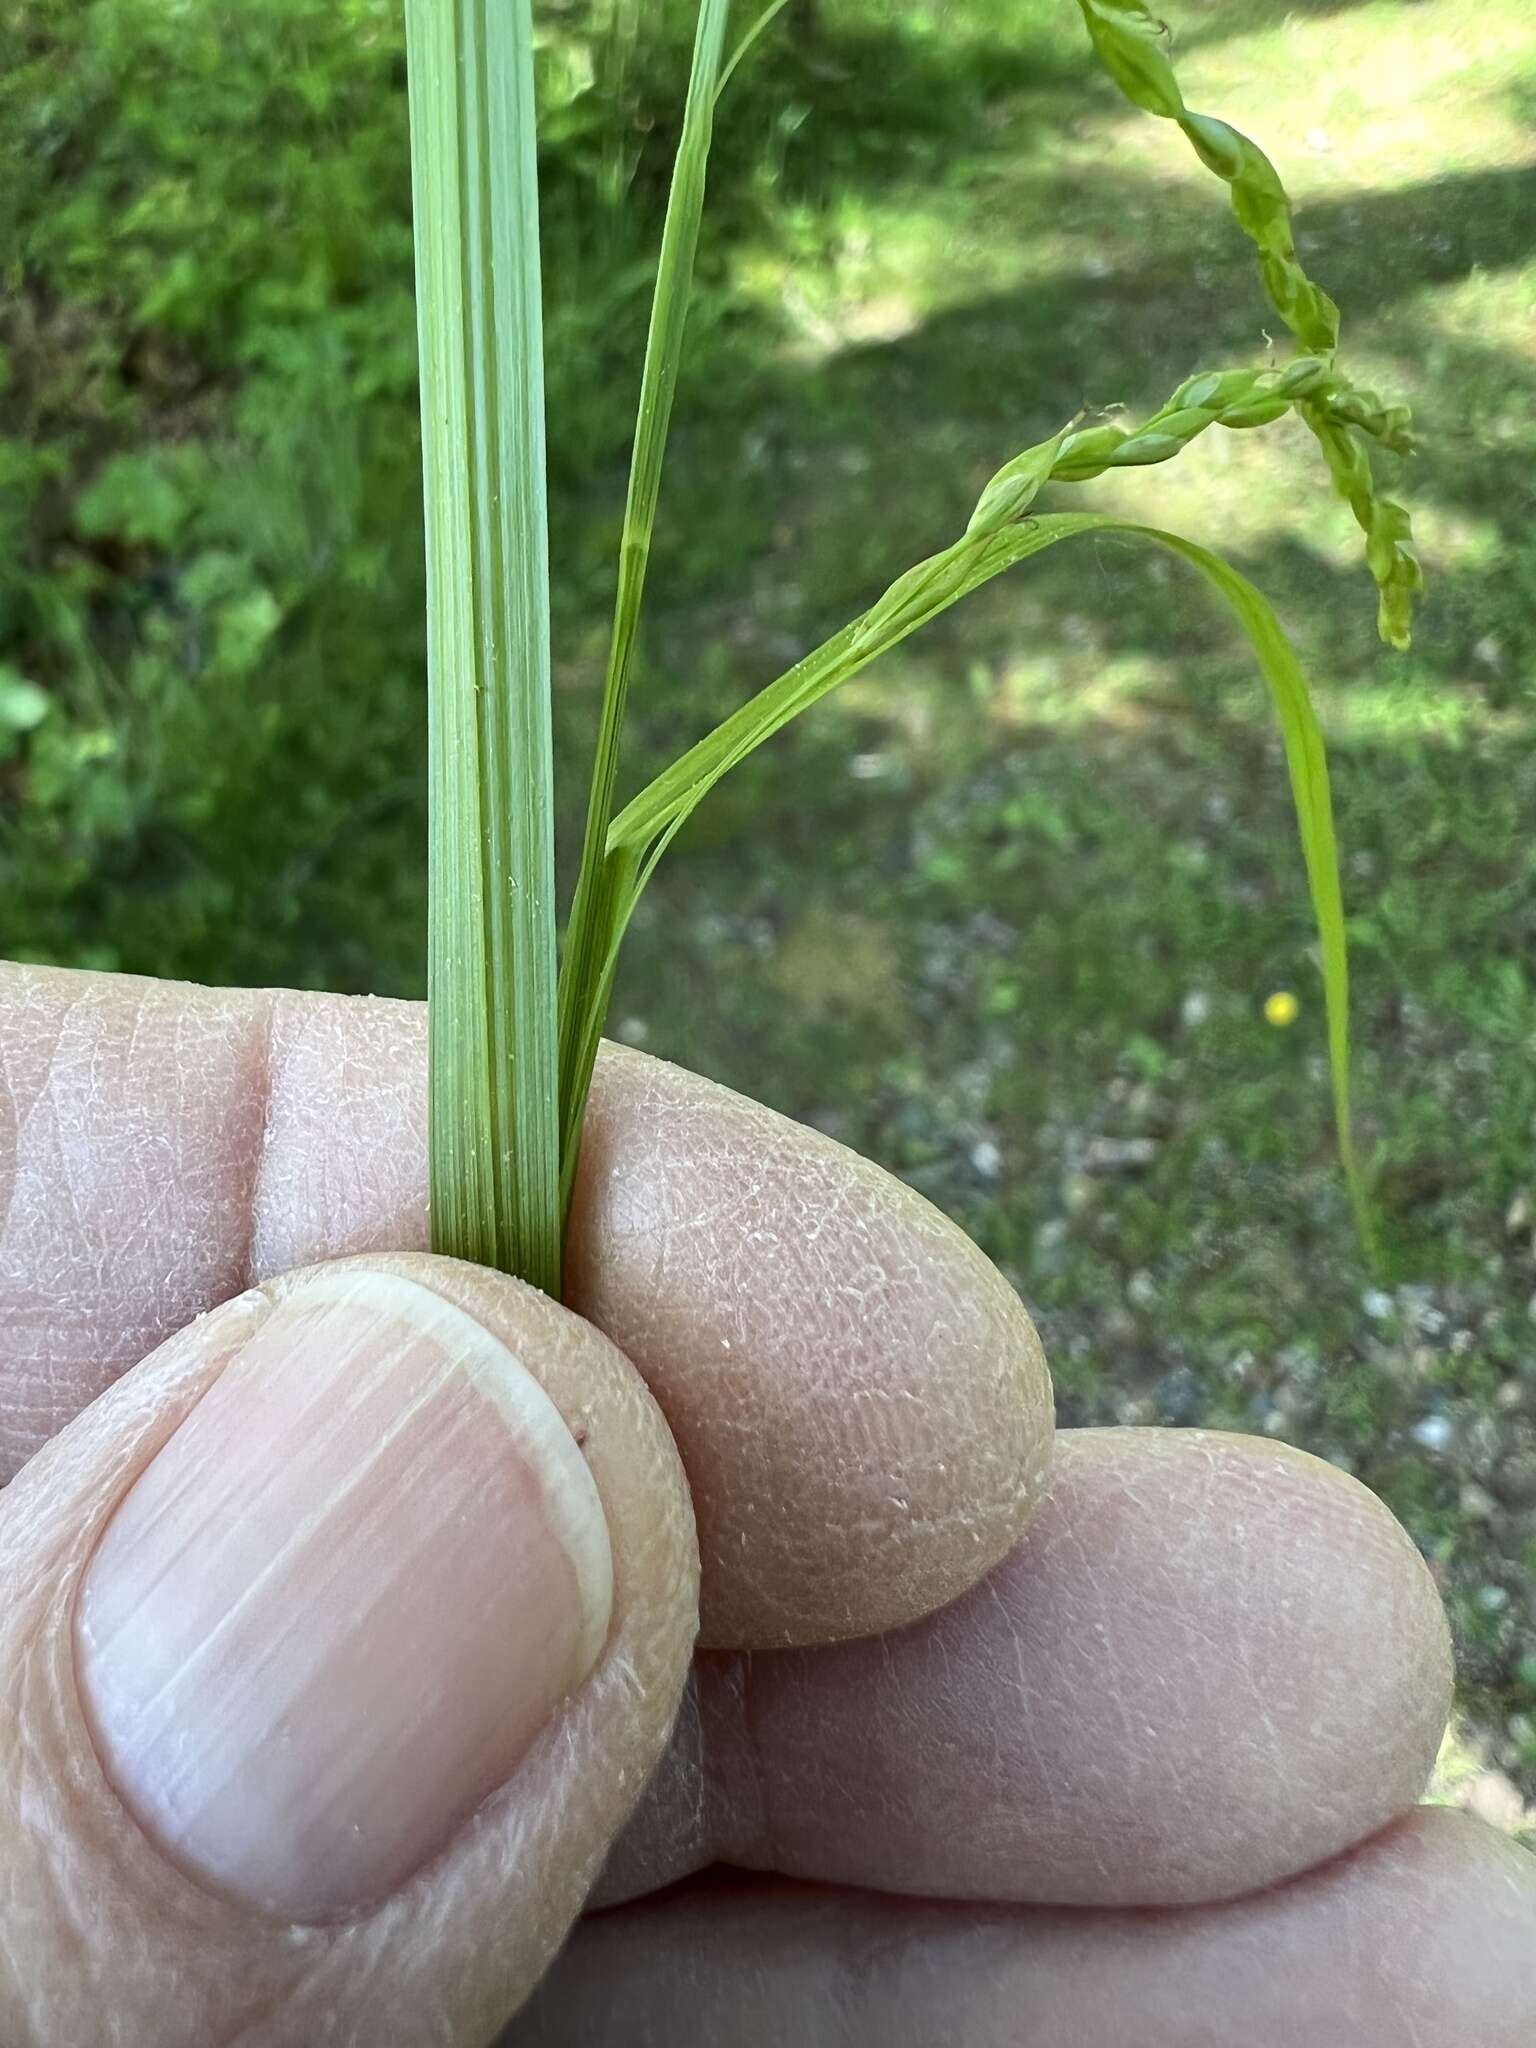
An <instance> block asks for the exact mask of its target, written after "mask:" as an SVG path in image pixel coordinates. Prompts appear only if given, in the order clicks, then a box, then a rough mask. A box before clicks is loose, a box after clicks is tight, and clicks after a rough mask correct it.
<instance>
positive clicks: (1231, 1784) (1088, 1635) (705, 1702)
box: [602, 1429, 1451, 1906]
mask: <svg viewBox="0 0 1536 2048" xmlns="http://www.w3.org/2000/svg"><path fill="white" fill-rule="evenodd" d="M1450 1693H1451V1659H1450V1645H1449V1639H1448V1635H1447V1630H1446V1624H1445V1617H1444V1613H1443V1610H1442V1608H1441V1605H1440V1600H1439V1597H1438V1595H1437V1593H1436V1591H1435V1588H1434V1584H1433V1581H1432V1580H1431V1578H1430V1575H1429V1572H1428V1570H1427V1569H1426V1567H1425V1565H1424V1563H1423V1561H1422V1559H1421V1558H1420V1557H1419V1554H1418V1552H1417V1551H1416V1550H1415V1549H1414V1547H1413V1545H1412V1543H1411V1542H1410V1541H1409V1540H1408V1537H1407V1536H1406V1535H1405V1534H1404V1532H1403V1530H1402V1529H1401V1527H1400V1526H1399V1525H1398V1523H1397V1522H1396V1521H1395V1520H1394V1519H1393V1518H1392V1516H1391V1515H1390V1514H1389V1513H1388V1512H1387V1510H1386V1509H1385V1508H1384V1507H1383V1506H1382V1504H1381V1503H1380V1502H1379V1501H1378V1500H1377V1499H1376V1498H1375V1496H1374V1495H1373V1494H1371V1493H1369V1492H1368V1491H1367V1490H1366V1489H1365V1488H1364V1487H1363V1486H1361V1485H1359V1484H1358V1483H1357V1482H1356V1481H1355V1480H1353V1479H1350V1478H1348V1477H1346V1475H1345V1474H1343V1473H1341V1472H1339V1471H1337V1470H1336V1469H1335V1468H1334V1467H1333V1466H1331V1465H1327V1464H1324V1463H1323V1462H1322V1461H1321V1460H1320V1459H1317V1458H1312V1457H1309V1456H1307V1455H1306V1454H1305V1453H1304V1452H1300V1451H1295V1450H1292V1449H1290V1448H1289V1447H1288V1446H1286V1445H1282V1444H1275V1443H1271V1442H1267V1441H1261V1440H1259V1439H1256V1438H1252V1437H1236V1436H1226V1435H1221V1434H1218V1433H1214V1432H1207V1431H1202V1430H1151V1429H1137V1430H1128V1429H1111V1430H1077V1431H1072V1430H1069V1431H1064V1432H1063V1433H1062V1435H1061V1436H1060V1438H1059V1439H1058V1441H1057V1454H1056V1461H1055V1465H1054V1468H1053V1471H1052V1476H1051V1483H1050V1491H1049V1495H1048V1498H1047V1500H1046V1503H1045V1505H1044V1506H1043V1507H1042V1509H1041V1510H1040V1512H1039V1514H1038V1515H1037V1516H1036V1517H1035V1519H1034V1521H1033V1522H1032V1523H1031V1525H1030V1527H1029V1528H1028V1529H1027V1530H1026V1532H1025V1534H1024V1537H1023V1539H1022V1540H1021V1542H1020V1543H1019V1544H1018V1546H1017V1547H1016V1548H1015V1549H1014V1550H1013V1551H1012V1553H1011V1554H1010V1555H1009V1556H1008V1557H1007V1558H1006V1559H1005V1560H1004V1562H1003V1563H1002V1564H1001V1565H999V1566H998V1567H997V1568H996V1569H995V1570H994V1571H993V1572H992V1573H991V1574H990V1575H989V1576H988V1577H987V1578H986V1579H985V1580H984V1581H983V1582H982V1583H981V1584H980V1585H979V1586H977V1587H976V1588H975V1589H974V1590H973V1591H972V1592H970V1593H968V1594H966V1595H965V1596H964V1597H963V1598H962V1599H960V1600H959V1601H957V1602H955V1603H954V1604H953V1605H952V1606H950V1607H947V1608H945V1609H944V1610H943V1611H942V1612H941V1613H938V1614H934V1615H932V1616H930V1617H929V1618H928V1619H926V1620H924V1621H921V1622H918V1623H916V1624H914V1625H913V1626H911V1627H909V1628H907V1629H904V1630H902V1631H900V1632H898V1633H896V1634H894V1635H892V1636H888V1637H887V1638H885V1639H884V1640H883V1641H882V1642H879V1643H850V1644H844V1645H840V1646H836V1647H832V1648H826V1649H821V1650H817V1651H796V1652H784V1653H766V1654H758V1655H756V1656H750V1657H740V1656H738V1657H729V1658H726V1657H706V1658H702V1659H700V1661H699V1664H698V1667H697V1670H696V1673H695V1677H694V1680H693V1683H692V1685H691V1686H690V1691H689V1699H688V1703H687V1706H686V1708H685V1712H684V1714H683V1716H682V1719H681V1720H680V1722H679V1726H678V1730H677V1732H676V1734H675V1735H674V1738H673V1744H672V1747H671V1749H670V1750H669V1752H668V1756H667V1759H666V1762H665V1763H664V1765H663V1767H662V1769H661V1771H660V1773H659V1774H658V1776H657V1778H656V1780H655V1782H654V1783H653V1785H652V1787H651V1789H650V1791H649V1792H648V1794H647V1797H646V1799H645V1801H644V1802H643V1804H642V1806H641V1808H640V1809H639V1811H638V1812H637V1813H636V1815H635V1819H634V1821H633V1822H632V1823H631V1826H630V1827H629V1829H628V1830H627V1831H626V1834H625V1835H624V1837H623V1838H622V1840H621V1841H620V1843H619V1844H618V1846H617V1848H616V1851H615V1855H614V1859H613V1862H612V1864H611V1865H610V1868H609V1870H608V1872H607V1874H606V1878H605V1884H604V1890H603V1893H602V1897H603V1898H604V1899H607V1900H614V1899H618V1898H623V1897H632V1896H635V1895H638V1894H639V1893H641V1892H644V1891H649V1890H653V1889H655V1888H657V1887H659V1886H660V1885H663V1884H666V1883H668V1882H671V1881H672V1880H674V1879H676V1878H678V1877H680V1876H683V1875H685V1874H687V1873H688V1872H689V1871H693V1870H698V1869H701V1868H703V1867H704V1866H705V1865H706V1864H709V1863H711V1862H715V1861H722V1862H731V1863H735V1864H739V1865H742V1866H744V1867H747V1868H750V1869H756V1870H774V1871H778V1872H780V1873H782V1874H784V1875H786V1876H792V1877H801V1878H811V1879H817V1880H821V1881H824V1882H829V1883H839V1884H850V1885H862V1886H869V1887H873V1888H876V1889H879V1890H885V1891H894V1892H911V1893H917V1894H921V1895H929V1896H947V1897H955V1898H987V1899H995V1900H1000V1901H1013V1900H1017V1901H1026V1902H1044V1903H1050V1904H1061V1905H1097V1906H1143V1905H1146V1906H1151V1905H1183V1904H1191V1903H1196V1902H1200V1901H1205V1900H1212V1899H1222V1898H1230V1897H1234V1896H1236V1895H1238V1894H1240V1893H1243V1892H1248V1891H1252V1890H1255V1889H1256V1888H1258V1887H1260V1886H1263V1885H1269V1884H1273V1883H1275V1882H1276V1881H1278V1880H1279V1879H1282V1878H1286V1877H1289V1876H1292V1875H1293V1874H1294V1873H1296V1872H1298V1871H1301V1870H1305V1869H1308V1868H1309V1867H1310V1866H1311V1865H1313V1864H1314V1863H1318V1862H1321V1861H1322V1860H1324V1859H1325V1858H1327V1857H1330V1856H1334V1855H1336V1854H1338V1852H1339V1851H1340V1850H1342V1849H1346V1848H1348V1847H1349V1846H1350V1845H1351V1844H1353V1843H1355V1842H1358V1841H1360V1840H1362V1839H1363V1838H1364V1837H1365V1836H1367V1835H1369V1834H1372V1833H1374V1832H1375V1831H1376V1830H1377V1829H1378V1828H1380V1827H1382V1826H1384V1825H1385V1823H1386V1822H1388V1821H1389V1820H1391V1819H1392V1818H1393V1817H1394V1816H1396V1815H1398V1814H1400V1813H1402V1812H1403V1811H1405V1810H1406V1809H1407V1808H1408V1807H1410V1806H1412V1805H1413V1803H1414V1802H1415V1800H1417V1799H1418V1798H1419V1796H1420V1795H1421V1793H1422V1792H1423V1789H1424V1786H1425V1783H1426V1781H1427V1780H1428V1777H1429V1773H1430V1771H1431V1769H1432V1767H1433V1764H1434V1759H1435V1754H1436V1750H1437V1748H1438V1746H1439V1741H1440V1737H1441V1734H1442V1732H1443V1730H1444V1727H1445V1722H1446V1717H1447V1714H1448V1711H1449V1705H1450Z"/></svg>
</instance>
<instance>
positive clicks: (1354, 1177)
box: [608, 513, 1375, 1258]
mask: <svg viewBox="0 0 1536 2048" xmlns="http://www.w3.org/2000/svg"><path fill="white" fill-rule="evenodd" d="M1105 533H1120V534H1127V535H1130V536H1132V537H1134V538H1137V539H1141V540H1147V541H1151V542H1153V543H1155V544H1156V545H1157V546H1158V547H1161V548H1165V549H1168V550H1169V551H1170V552H1171V553H1173V554H1175V555H1177V556H1179V557H1180V559H1181V560H1183V561H1185V562H1187V563H1189V565H1190V566H1191V567H1192V568H1194V569H1196V570H1198V571H1199V573H1200V574H1201V575H1202V576H1203V577H1204V578H1205V580H1206V582H1207V583H1208V584H1209V585H1210V586H1211V587H1212V589H1214V590H1215V591H1216V592H1217V594H1218V595H1219V596H1220V597H1221V598H1222V599H1223V600H1224V601H1225V603H1226V604H1227V606H1228V607H1229V609H1230V610H1231V611H1232V613H1233V615H1234V616H1235V617H1236V619H1237V622H1238V624H1239V625H1240V626H1241V627H1242V629H1243V632H1244V635H1245V636H1246V638H1247V640H1248V644H1249V646H1250V647H1251V648H1252V650H1253V653H1254V656H1255V658H1256V659H1257V661H1258V664H1259V668H1260V671H1261V673H1262V675H1263V677H1264V680H1265V682H1266V684H1267V685H1268V687H1269V692H1270V697H1271V699H1272V701H1273V704H1274V708H1275V712H1276V715H1277V717H1278V720H1279V724H1280V730H1281V735H1282V737H1283V740H1284V744H1285V755H1286V764H1287V768H1288V770H1289V774H1290V783H1291V795H1292V800H1293V803H1294V806H1295V811H1296V822H1297V827H1298V831H1299V834H1300V838H1301V846H1302V854H1303V858H1304V860H1305V863H1306V871H1307V881H1308V886H1309V890H1310V893H1311V898H1312V909H1313V915H1314V917H1315V919H1316V923H1317V930H1318V936H1319V940H1320V942H1321V954H1322V972H1323V991H1324V1004H1325V1008H1326V1013H1327V1026H1328V1051H1329V1059H1330V1063H1331V1067H1332V1075H1333V1099H1334V1118H1335V1124H1336V1128H1337V1132H1338V1144H1339V1155H1340V1159H1341V1162H1342V1164H1343V1167H1344V1172H1345V1176H1346V1178H1347V1180H1348V1183H1349V1189H1350V1196H1351V1200H1352V1201H1353V1204H1354V1208H1355V1214H1356V1219H1357V1222H1358V1225H1359V1229H1360V1233H1361V1239H1362V1243H1363V1245H1364V1247H1365V1249H1366V1251H1367V1253H1368V1255H1370V1256H1371V1257H1373V1258H1374V1255H1375V1233H1374V1226H1373V1221H1372V1215H1371V1208H1370V1202H1369V1199H1368V1196H1367V1193H1366V1188H1365V1182H1364V1179H1363V1176H1362V1174H1361V1172H1360V1168H1359V1164H1358V1161H1357V1158H1356V1154H1355V1146H1354V1137H1353V1129H1352V1122H1351V1109H1350V1077H1349V960H1348V950H1347V945H1346V939H1345V927H1344V910H1343V899H1342V895H1341V891H1340V886H1339V869H1338V850H1337V844H1336V840H1335V835H1334V825H1333V807H1332V799H1331V796H1330V793H1329V784H1328V766H1327V759H1326V755H1325V752H1324V748H1323V739H1322V733H1321V730H1320V728H1319V726H1318V723H1317V718H1316V715H1315V713H1314V711H1313V709H1312V703H1311V698H1310V696H1309V694H1308V690H1307V685H1306V679H1305V677H1304V675H1303V674H1302V670H1301V665H1300V663H1299V662H1298V660H1297V658H1296V655H1295V653H1294V651H1293V650H1292V648H1291V645H1290V643H1289V641H1288V640H1287V639H1286V636H1285V632H1284V629H1283V628H1282V627H1281V625H1280V622H1279V620H1278V619H1277V618H1276V616H1275V613H1274V610H1273V608H1272V607H1271V606H1270V604H1269V603H1268V601H1267V600H1266V599H1265V598H1264V597H1262V596H1261V595H1260V593H1259V592H1258V591H1257V590H1256V589H1255V588H1254V587H1253V585H1252V584H1251V583H1250V582H1249V581H1248V580H1247V578H1246V577H1244V576H1242V575H1240V574H1239V573H1238V571H1237V570H1235V569H1233V568H1231V567H1230V566H1229V565H1228V564H1227V563H1225V562H1223V561H1222V560H1221V559H1220V558H1219V557H1218V556H1216V555H1213V554H1211V553H1210V552H1209V550H1208V549H1205V548H1202V547H1198V546H1197V545H1196V544H1195V543H1194V542H1193V541H1188V540H1184V539H1183V538H1181V537H1180V536H1179V535H1177V534H1173V533H1167V532H1165V531H1164V530H1163V529H1162V528H1160V527H1154V526H1144V525H1141V524H1139V523H1137V522H1135V521H1132V520H1124V519H1114V518H1110V517H1107V516H1104V515H1101V514H1097V513H1052V514H1047V515H1045V516H1042V517H1040V518H1035V519H1031V520H1030V521H1029V522H1028V523H1027V524H1025V525H1023V526H1017V527H1011V528H1008V529H1006V530H1004V531H1003V532H1001V533H999V534H996V535H994V536H993V537H992V538H991V539H989V540H987V541H986V542H985V544H984V545H983V546H981V547H980V548H978V549H975V550H973V551H972V552H971V553H970V555H969V557H968V559H967V562H966V564H965V566H964V568H963V571H962V572H961V573H959V574H958V575H954V576H951V577H948V578H946V579H945V580H944V581H943V582H942V584H935V583H933V582H931V581H930V583H929V585H928V587H927V588H926V589H925V590H922V591H921V594H920V595H919V597H918V599H917V601H916V602H915V603H913V604H910V605H908V606H907V607H906V608H904V609H903V608H899V607H897V608H892V607H891V605H890V603H889V599H890V597H891V595H892V592H887V593H886V597H885V598H882V599H880V600H879V601H878V602H877V603H876V604H875V605H873V606H872V607H871V608H870V610H869V611H868V612H866V613H865V614H864V616H863V618H862V619H856V620H855V621H854V622H853V623H852V624H851V625H849V626H846V627H844V629H843V631H842V632H841V633H838V634H835V635H834V636H833V637H832V639H830V640H828V641H826V642H825V643H824V644H823V645H822V646H821V647H819V648H817V649H816V650H815V651H814V652H813V653H811V654H808V655H807V656H806V657H805V658H804V660H803V661H799V662H797V663H796V664H795V666H794V667H793V668H792V669H790V670H789V671H788V672H787V673H786V674H784V675H783V676H780V677H779V678H778V680H777V681H776V682H773V683H770V684H769V685H768V686H767V688H766V689H764V690H761V691H759V692H758V694H757V695H756V696H755V697H753V698H752V699H751V700H750V702H748V703H747V704H744V705H742V707H741V708H740V709H739V710H738V711H736V712H733V713H732V715H731V716H730V717H729V718H727V719H725V720H724V721H723V722H722V723H721V724H720V725H719V726H717V727H716V728H715V730H714V731H713V732H712V733H710V734H709V735H708V736H707V737H706V738H704V739H702V740H700V741H699V743H698V744H697V745H696V746H694V747H691V748H690V749H689V751H688V752H687V753H686V754H684V755H683V756H682V758H681V759H680V760H678V761H676V762H674V763H673V765H672V766H671V767H670V768H669V769H667V770H666V772H665V773H664V774H662V775H659V776H658V777H657V778H656V780H655V781H654V782H652V783H650V784H649V785H648V787H647V788H645V789H644V790H642V791H641V792H640V794H639V795H638V796H637V797H636V798H635V799H634V801H633V802H632V803H630V804H628V805H627V806H626V807H625V809H624V810H623V811H621V812H620V814H619V815H618V817H617V818H615V820H614V822H613V828H612V830H611V832H610V833H609V837H608V846H609V853H610V859H611V861H612V862H613V863H614V864H615V868H616V869H617V865H618V864H619V863H621V862H632V863H637V864H638V865H637V867H636V868H634V869H632V870H630V872H632V873H634V874H635V876H636V879H635V880H634V882H633V883H632V884H630V885H629V886H628V888H627V890H621V900H622V901H623V904H624V916H625V918H626V920H627V917H628V915H629V913H630V912H631V911H632V910H633V908H634V904H635V902H636V901H637V900H638V897H639V893H640V890H641V889H642V888H643V887H644V885H645V882H646V880H647V879H648V878H649V875H650V873H651V872H652V871H653V869H654V866H655V863H656V861H657V860H658V859H659V858H660V855H661V853H662V852H663V851H664V850H665V847H666V845H667V844H669V843H670V841H671V839H672V837H673V836H674V835H675V834H676V833H677V831H678V830H679V829H680V828H681V826H682V825H683V824H684V823H685V822H686V820H687V819H688V817H689V816H690V815H691V814H692V812H693V811H694V810H695V808H696V807H697V806H698V805H699V804H700V803H701V802H702V801H703V799H704V797H705V796H706V795H707V794H708V793H709V791H710V790H711V789H713V788H714V786H715V784H716V783H718V782H719V781H720V780H721V778H722V777H723V776H725V775H727V774H729V772H730V770H731V769H732V768H734V767H736V766H737V764H738V763H740V762H741V761H744V760H745V759H746V758H747V756H748V755H749V754H752V753H754V752H755V751H756V750H757V748H758V747H760V746H762V745H763V744H764V742H765V741H767V740H769V739H771V738H772V737H773V735H774V734H775V733H777V732H780V731H782V730H783V728H784V727H785V726H786V725H788V724H789V722H790V720H791V719H793V718H797V717H798V716H799V715H800V713H801V712H802V711H804V710H806V709H807V708H808V707H809V706H810V705H812V704H814V703H816V702H818V701H819V700H820V699H821V698H822V697H825V696H827V695H828V694H829V693H830V692H831V691H832V690H835V689H836V688H837V687H838V685H839V684H841V683H844V682H847V681H848V680H849V679H850V678H851V677H853V676H855V675H857V674H858V673H859V672H860V670H861V669H864V668H866V667H867V666H868V665H869V663H870V662H872V661H874V660H876V659H877V658H878V657H879V656H880V655H882V654H884V653H886V652H888V651H889V649H890V648H892V647H894V646H896V645H897V644H898V643H899V642H900V641H902V640H904V639H905V638H906V637H907V636H908V634H910V633H913V632H915V631H916V630H917V628H918V627H919V626H921V625H924V624H926V623H927V621H928V620H929V619H932V618H935V617H937V616H938V614H939V613H940V612H943V611H947V610H948V608H949V607H950V606H951V605H952V604H955V603H957V602H958V601H959V599H960V598H962V597H964V596H966V595H968V594H969V592H971V591H973V590H976V589H978V588H980V586H981V585H982V584H984V583H988V582H990V581H991V580H992V578H993V577H994V576H999V575H1001V574H1002V573H1003V571H1004V570H1005V569H1010V568H1013V567H1014V566H1015V565H1016V564H1018V563H1020V562H1023V561H1027V560H1028V558H1029V557H1030V556H1031V555H1036V554H1039V553H1040V552H1041V551H1042V550H1043V549H1045V548H1048V547H1053V546H1054V545H1055V544H1056V543H1057V542H1058V541H1063V540H1070V539H1074V538H1076V537H1079V536H1081V535H1083V534H1105ZM936 559H942V558H936ZM909 573H911V572H909ZM906 581H907V579H906V578H903V579H900V580H899V581H898V583H897V584H895V585H893V586H892V591H895V590H898V589H900V588H901V587H902V584H903V583H905V582H906ZM877 620H878V621H879V622H880V623H878V624H872V622H874V621H877ZM615 943H616V942H615Z"/></svg>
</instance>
